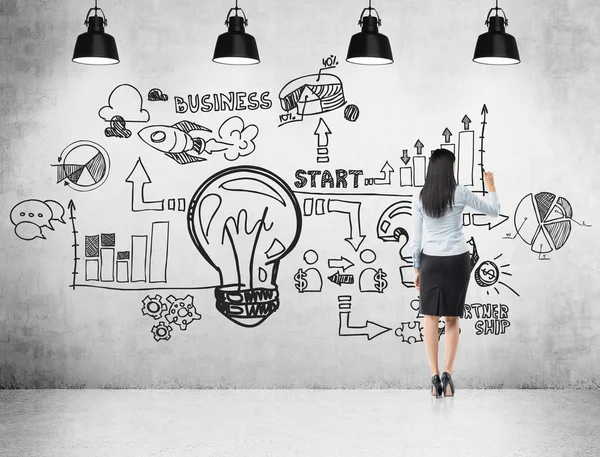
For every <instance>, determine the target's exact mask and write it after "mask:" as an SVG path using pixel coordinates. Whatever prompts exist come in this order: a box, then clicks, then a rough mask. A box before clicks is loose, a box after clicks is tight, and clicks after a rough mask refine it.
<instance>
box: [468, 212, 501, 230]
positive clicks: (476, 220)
mask: <svg viewBox="0 0 600 457" xmlns="http://www.w3.org/2000/svg"><path fill="white" fill-rule="evenodd" d="M471 218H472V224H473V225H476V226H480V227H483V226H485V225H487V228H488V230H492V229H493V228H496V227H498V226H499V225H500V224H503V223H504V222H506V221H507V220H508V219H509V217H508V216H505V215H504V214H499V215H498V218H499V219H500V221H499V222H496V221H495V219H496V218H492V217H489V216H488V215H487V214H473V215H471Z"/></svg>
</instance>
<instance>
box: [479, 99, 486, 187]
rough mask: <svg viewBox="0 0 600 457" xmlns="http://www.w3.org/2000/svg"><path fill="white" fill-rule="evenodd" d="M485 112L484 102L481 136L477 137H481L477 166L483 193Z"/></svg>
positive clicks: (484, 105)
mask: <svg viewBox="0 0 600 457" xmlns="http://www.w3.org/2000/svg"><path fill="white" fill-rule="evenodd" d="M487 113H488V109H487V106H486V104H485V103H484V104H483V108H482V109H481V114H482V115H483V121H482V122H481V136H480V137H479V138H480V139H481V147H480V148H479V153H480V158H479V162H480V163H479V167H480V168H481V188H482V189H483V195H485V185H484V182H483V172H484V171H485V170H484V169H483V153H484V152H485V150H484V149H483V140H484V137H485V126H486V125H487V122H486V119H487Z"/></svg>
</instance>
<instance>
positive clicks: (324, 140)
mask: <svg viewBox="0 0 600 457" xmlns="http://www.w3.org/2000/svg"><path fill="white" fill-rule="evenodd" d="M314 134H315V136H316V137H317V163H327V162H329V148H328V147H327V146H328V145H329V135H331V130H330V129H329V126H328V125H327V122H325V120H324V119H323V118H322V117H320V118H319V123H318V124H317V128H316V129H315V133H314Z"/></svg>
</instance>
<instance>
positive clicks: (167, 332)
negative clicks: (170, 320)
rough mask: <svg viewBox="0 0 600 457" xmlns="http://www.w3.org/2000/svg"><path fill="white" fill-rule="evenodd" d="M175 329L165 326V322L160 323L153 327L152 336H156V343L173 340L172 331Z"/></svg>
mask: <svg viewBox="0 0 600 457" xmlns="http://www.w3.org/2000/svg"><path fill="white" fill-rule="evenodd" d="M172 330H173V327H171V326H170V325H167V324H165V323H164V322H163V321H160V322H159V323H158V324H156V325H155V326H154V327H152V334H153V335H154V339H155V340H156V341H160V340H165V341H167V340H169V339H170V338H171V331H172Z"/></svg>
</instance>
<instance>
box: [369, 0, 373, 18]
mask: <svg viewBox="0 0 600 457" xmlns="http://www.w3.org/2000/svg"><path fill="white" fill-rule="evenodd" d="M372 9H373V8H371V0H369V17H371V10H372Z"/></svg>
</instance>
